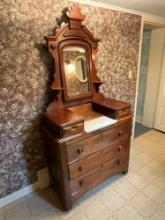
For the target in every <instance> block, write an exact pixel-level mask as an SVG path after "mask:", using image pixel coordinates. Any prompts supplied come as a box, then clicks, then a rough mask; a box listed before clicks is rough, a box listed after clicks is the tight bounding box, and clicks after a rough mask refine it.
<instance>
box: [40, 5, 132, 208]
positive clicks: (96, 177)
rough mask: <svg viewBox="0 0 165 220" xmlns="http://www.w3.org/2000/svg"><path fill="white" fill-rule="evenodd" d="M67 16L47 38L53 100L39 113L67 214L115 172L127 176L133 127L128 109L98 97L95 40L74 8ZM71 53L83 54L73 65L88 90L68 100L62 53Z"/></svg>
mask: <svg viewBox="0 0 165 220" xmlns="http://www.w3.org/2000/svg"><path fill="white" fill-rule="evenodd" d="M67 16H68V20H69V22H68V23H66V24H64V25H62V27H61V28H60V29H59V30H58V31H57V32H56V34H55V35H54V36H48V37H46V40H47V42H48V48H49V52H50V53H51V55H52V56H53V58H54V64H55V73H54V80H53V82H52V84H51V89H52V90H53V93H54V100H53V102H51V103H50V104H49V106H48V107H47V109H46V111H45V112H44V113H43V131H44V135H45V140H46V141H45V146H46V149H47V152H48V167H49V172H50V178H51V184H52V185H53V186H55V189H56V190H57V191H58V193H59V195H60V197H61V200H62V202H63V206H64V208H65V209H66V210H68V209H70V208H71V207H72V205H73V203H74V202H75V201H77V199H79V198H80V197H81V196H82V195H83V194H84V193H85V192H87V191H88V190H90V189H91V188H93V187H94V186H96V185H97V184H99V183H101V182H102V181H104V180H105V179H107V178H109V177H111V176H112V175H114V174H116V173H121V172H122V173H126V172H127V171H128V161H129V149H130V137H131V125H132V115H131V106H130V104H128V103H125V102H122V101H118V100H114V99H109V98H105V97H104V96H103V95H102V94H101V93H99V85H100V84H101V81H100V80H99V78H98V77H97V73H96V68H95V56H96V53H97V50H98V42H99V40H98V39H95V38H94V37H93V35H92V34H91V33H90V32H89V30H88V29H87V28H86V27H85V26H84V25H82V21H83V20H84V19H85V15H83V14H82V13H81V10H80V7H79V5H76V6H75V7H74V8H73V10H72V11H68V12H67ZM66 48H69V49H67V50H66ZM75 48H76V50H79V52H80V51H81V52H83V54H82V53H81V55H79V53H77V54H76V56H77V57H76V58H75V57H74V62H73V63H76V62H75V61H77V60H78V59H80V58H81V60H80V61H81V62H80V61H79V60H78V61H77V64H76V65H77V66H76V68H75V67H74V68H75V69H77V68H79V66H81V65H86V66H85V67H83V66H82V67H81V68H82V69H78V73H77V74H79V76H78V77H77V80H78V78H79V79H80V80H79V82H80V83H82V84H83V83H87V85H88V89H85V90H83V89H82V91H81V92H79V93H77V92H75V93H74V92H73V95H70V94H72V93H69V92H68V91H69V90H68V89H70V88H68V87H67V86H68V83H67V79H66V77H69V75H67V76H66V74H69V72H66V70H65V65H66V63H65V65H64V61H65V60H67V53H66V54H65V55H66V57H65V59H64V56H63V51H67V52H68V51H72V50H73V51H75ZM77 48H80V49H77ZM81 48H82V49H81ZM73 51H72V52H73ZM68 59H69V58H68ZM67 62H68V63H69V62H70V60H69V61H67ZM78 62H79V63H78ZM69 65H70V63H69ZM70 67H72V68H73V66H71V65H70V66H68V68H70ZM74 68H73V69H74ZM70 69H71V68H70ZM83 71H84V72H83ZM82 73H83V74H85V76H84V78H82V76H81V74H82ZM72 85H73V86H74V84H72ZM83 91H84V92H83ZM110 121H113V124H110ZM98 122H99V123H98ZM107 122H108V123H109V124H107V125H106V126H105V124H106V123H107ZM102 125H104V126H102ZM97 126H98V127H97ZM93 127H94V128H93ZM89 128H90V129H91V128H92V129H93V130H90V129H89Z"/></svg>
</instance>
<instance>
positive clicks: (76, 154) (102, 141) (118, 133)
mask: <svg viewBox="0 0 165 220" xmlns="http://www.w3.org/2000/svg"><path fill="white" fill-rule="evenodd" d="M130 133H131V126H130V122H127V123H124V124H121V125H119V126H116V127H112V128H110V129H109V130H106V131H104V132H100V133H98V134H96V135H93V136H91V137H88V138H87V139H84V140H81V141H79V142H75V143H73V144H69V145H67V156H68V161H69V162H71V161H74V160H78V159H81V158H83V157H85V156H87V155H90V154H92V153H94V152H96V151H98V150H101V149H103V148H105V147H106V146H108V145H110V144H112V143H113V142H116V141H119V140H122V139H124V138H126V137H129V136H130Z"/></svg>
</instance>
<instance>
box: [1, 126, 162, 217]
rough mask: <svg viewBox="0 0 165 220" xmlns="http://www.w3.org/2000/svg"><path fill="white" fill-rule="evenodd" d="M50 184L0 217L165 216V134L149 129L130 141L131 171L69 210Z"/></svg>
mask: <svg viewBox="0 0 165 220" xmlns="http://www.w3.org/2000/svg"><path fill="white" fill-rule="evenodd" d="M59 207H60V203H59V200H58V198H57V196H56V194H55V193H54V192H53V190H52V189H51V188H49V189H47V190H45V191H38V192H33V193H31V194H29V195H27V196H25V197H23V198H21V199H19V200H17V201H15V202H13V203H11V204H9V205H7V206H6V207H3V208H1V209H0V220H164V219H165V134H163V133H161V132H158V131H155V130H150V131H149V132H147V133H145V134H144V135H142V136H140V137H138V138H136V139H135V140H134V141H132V144H131V154H130V164H129V172H128V174H127V175H123V174H119V175H116V176H114V177H112V178H110V179H108V180H107V181H105V182H104V183H102V184H100V185H98V186H97V187H95V188H94V189H93V190H91V191H89V192H88V193H86V194H85V195H84V196H83V197H82V198H81V199H80V200H79V201H78V202H77V203H76V204H75V206H74V207H73V209H72V210H71V211H69V212H63V211H61V209H59Z"/></svg>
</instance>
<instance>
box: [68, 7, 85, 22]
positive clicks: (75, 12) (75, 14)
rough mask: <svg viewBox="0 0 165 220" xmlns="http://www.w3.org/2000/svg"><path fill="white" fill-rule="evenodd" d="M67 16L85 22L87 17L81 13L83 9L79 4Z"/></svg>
mask: <svg viewBox="0 0 165 220" xmlns="http://www.w3.org/2000/svg"><path fill="white" fill-rule="evenodd" d="M67 16H68V17H69V18H70V19H75V20H80V21H83V20H84V19H85V15H83V14H82V13H81V8H80V5H79V4H76V5H75V6H74V8H73V9H72V11H71V12H69V11H68V12H67Z"/></svg>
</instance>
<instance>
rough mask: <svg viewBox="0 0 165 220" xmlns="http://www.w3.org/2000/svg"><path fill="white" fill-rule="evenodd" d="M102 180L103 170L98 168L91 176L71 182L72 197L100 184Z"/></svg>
mask: <svg viewBox="0 0 165 220" xmlns="http://www.w3.org/2000/svg"><path fill="white" fill-rule="evenodd" d="M100 178H101V168H97V169H95V170H94V171H93V172H92V173H91V174H88V175H86V176H83V177H80V178H78V179H75V180H72V181H71V182H70V185H71V192H72V195H74V194H77V193H80V192H85V191H87V190H89V189H90V188H92V187H93V186H94V185H96V184H97V183H99V181H100Z"/></svg>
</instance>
